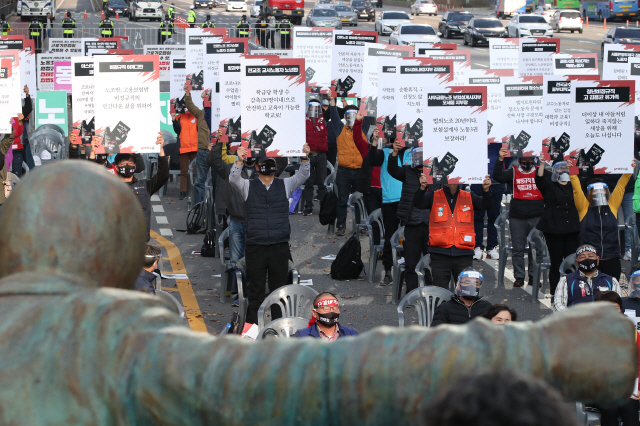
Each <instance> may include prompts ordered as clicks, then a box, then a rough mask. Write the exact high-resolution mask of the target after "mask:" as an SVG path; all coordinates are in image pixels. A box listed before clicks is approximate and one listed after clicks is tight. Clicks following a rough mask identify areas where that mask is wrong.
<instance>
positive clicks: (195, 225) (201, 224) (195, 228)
mask: <svg viewBox="0 0 640 426" xmlns="http://www.w3.org/2000/svg"><path fill="white" fill-rule="evenodd" d="M206 217H207V206H206V205H205V203H204V201H201V202H199V203H198V204H196V205H195V206H193V207H191V210H189V213H187V233H188V234H204V232H205V231H206V230H207V227H206V224H205V219H206ZM214 244H215V238H214Z"/></svg>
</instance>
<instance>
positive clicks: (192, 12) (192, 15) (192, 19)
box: [187, 5, 196, 28]
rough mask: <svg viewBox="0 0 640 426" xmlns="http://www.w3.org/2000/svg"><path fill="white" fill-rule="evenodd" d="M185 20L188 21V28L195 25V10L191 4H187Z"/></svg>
mask: <svg viewBox="0 0 640 426" xmlns="http://www.w3.org/2000/svg"><path fill="white" fill-rule="evenodd" d="M187 22H188V23H189V28H195V27H196V11H195V9H194V6H193V5H191V6H189V18H188V19H187Z"/></svg>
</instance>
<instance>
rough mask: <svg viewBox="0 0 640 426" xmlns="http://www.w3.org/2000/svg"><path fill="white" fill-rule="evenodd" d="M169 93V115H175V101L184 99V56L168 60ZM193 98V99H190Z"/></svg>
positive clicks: (172, 56)
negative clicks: (169, 65) (169, 64)
mask: <svg viewBox="0 0 640 426" xmlns="http://www.w3.org/2000/svg"><path fill="white" fill-rule="evenodd" d="M169 62H170V63H171V67H170V70H169V74H170V80H169V93H170V94H171V113H172V114H173V113H175V101H176V99H182V98H183V97H184V83H185V82H186V81H187V59H186V56H185V55H171V58H170V59H169ZM192 98H193V97H192Z"/></svg>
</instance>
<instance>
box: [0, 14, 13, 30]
mask: <svg viewBox="0 0 640 426" xmlns="http://www.w3.org/2000/svg"><path fill="white" fill-rule="evenodd" d="M9 31H11V25H9V23H8V22H7V20H6V19H5V16H4V13H3V14H2V15H0V35H8V34H9Z"/></svg>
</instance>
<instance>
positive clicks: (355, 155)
mask: <svg viewBox="0 0 640 426" xmlns="http://www.w3.org/2000/svg"><path fill="white" fill-rule="evenodd" d="M362 138H363V139H364V140H367V137H366V136H365V134H364V133H362ZM336 144H337V145H338V165H339V166H342V167H346V168H348V169H359V168H360V167H362V155H361V154H360V151H359V150H358V147H357V146H356V143H355V142H354V140H353V130H352V129H350V128H349V127H347V126H344V127H343V128H342V132H340V134H339V135H338V138H337V140H336Z"/></svg>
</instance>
